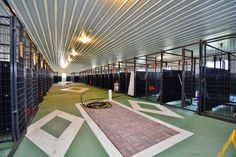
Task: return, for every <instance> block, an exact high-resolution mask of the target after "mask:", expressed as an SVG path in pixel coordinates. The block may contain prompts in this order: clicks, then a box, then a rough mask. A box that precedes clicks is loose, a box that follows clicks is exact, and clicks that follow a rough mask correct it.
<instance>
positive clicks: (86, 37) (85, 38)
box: [79, 32, 91, 44]
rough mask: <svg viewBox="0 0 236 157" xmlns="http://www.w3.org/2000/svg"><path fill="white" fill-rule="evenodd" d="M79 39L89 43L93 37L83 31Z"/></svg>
mask: <svg viewBox="0 0 236 157" xmlns="http://www.w3.org/2000/svg"><path fill="white" fill-rule="evenodd" d="M79 41H81V42H82V43H83V44H87V43H89V42H90V41H91V39H90V38H89V37H88V36H86V34H85V33H84V32H82V34H81V37H80V38H79Z"/></svg>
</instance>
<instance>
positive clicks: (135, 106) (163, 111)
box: [128, 100, 184, 118]
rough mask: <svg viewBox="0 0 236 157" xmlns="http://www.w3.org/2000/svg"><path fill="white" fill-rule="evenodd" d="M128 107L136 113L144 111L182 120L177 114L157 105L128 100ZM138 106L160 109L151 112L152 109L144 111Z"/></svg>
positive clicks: (144, 109)
mask: <svg viewBox="0 0 236 157" xmlns="http://www.w3.org/2000/svg"><path fill="white" fill-rule="evenodd" d="M128 101H129V103H130V105H131V106H132V107H133V109H135V110H138V111H144V112H149V113H154V114H160V115H165V116H170V117H177V118H184V117H182V116H180V115H179V114H177V113H175V112H173V111H171V110H169V109H168V108H166V107H164V106H162V105H160V104H157V103H150V102H145V101H135V100H128ZM139 104H145V105H152V106H155V107H157V108H158V109H160V111H158V110H152V109H146V108H142V107H141V106H140V105H139Z"/></svg>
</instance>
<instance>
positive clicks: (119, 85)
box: [118, 62, 121, 92]
mask: <svg viewBox="0 0 236 157" xmlns="http://www.w3.org/2000/svg"><path fill="white" fill-rule="evenodd" d="M118 82H119V92H120V82H121V81H120V62H118Z"/></svg>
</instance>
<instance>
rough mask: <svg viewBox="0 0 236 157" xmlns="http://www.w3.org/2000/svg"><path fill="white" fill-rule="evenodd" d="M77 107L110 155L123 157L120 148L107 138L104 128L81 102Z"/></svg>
mask: <svg viewBox="0 0 236 157" xmlns="http://www.w3.org/2000/svg"><path fill="white" fill-rule="evenodd" d="M76 107H77V108H78V110H79V111H80V113H81V114H82V116H83V117H84V119H85V120H86V122H87V123H88V125H89V127H90V128H91V129H92V131H93V132H94V134H95V135H96V137H97V138H98V140H99V141H100V143H101V144H102V146H103V148H104V149H105V150H106V152H107V153H108V155H109V156H110V157H122V154H121V153H120V152H119V150H118V149H117V148H116V147H115V146H114V145H113V144H112V143H111V141H110V140H109V139H108V138H107V136H106V135H105V134H104V133H103V132H102V130H101V129H100V128H99V126H97V124H96V123H95V122H94V121H93V119H92V118H91V117H90V116H89V115H88V114H87V112H86V111H85V110H84V109H83V107H82V106H81V104H76Z"/></svg>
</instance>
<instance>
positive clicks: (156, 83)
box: [155, 57, 157, 97]
mask: <svg viewBox="0 0 236 157" xmlns="http://www.w3.org/2000/svg"><path fill="white" fill-rule="evenodd" d="M156 93H157V59H156V57H155V97H156Z"/></svg>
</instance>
